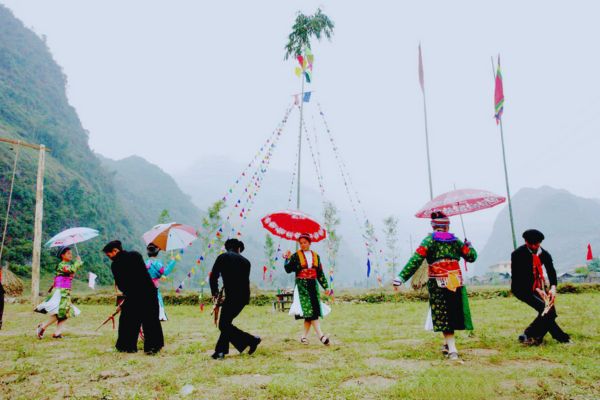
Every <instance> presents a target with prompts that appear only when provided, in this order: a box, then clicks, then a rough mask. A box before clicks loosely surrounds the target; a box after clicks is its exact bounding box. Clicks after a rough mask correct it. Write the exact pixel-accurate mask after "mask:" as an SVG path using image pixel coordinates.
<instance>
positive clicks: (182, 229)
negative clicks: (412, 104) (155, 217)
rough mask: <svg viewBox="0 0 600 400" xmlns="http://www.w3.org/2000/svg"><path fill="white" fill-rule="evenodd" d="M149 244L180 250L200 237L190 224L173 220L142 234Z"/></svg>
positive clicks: (165, 248) (164, 248)
mask: <svg viewBox="0 0 600 400" xmlns="http://www.w3.org/2000/svg"><path fill="white" fill-rule="evenodd" d="M142 237H143V239H144V242H145V243H146V244H147V245H148V244H150V243H154V244H155V245H156V246H157V247H158V248H160V249H161V250H165V251H166V250H179V249H183V248H185V247H188V246H189V245H190V244H192V242H193V241H194V240H196V239H198V234H197V233H196V229H194V228H193V227H191V226H188V225H182V224H178V223H176V222H171V223H168V224H159V225H156V226H154V227H153V228H152V229H150V230H149V231H148V232H146V233H144V235H143V236H142Z"/></svg>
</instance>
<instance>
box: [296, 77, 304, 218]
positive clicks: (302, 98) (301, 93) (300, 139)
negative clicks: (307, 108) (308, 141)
mask: <svg viewBox="0 0 600 400" xmlns="http://www.w3.org/2000/svg"><path fill="white" fill-rule="evenodd" d="M303 120H304V68H303V69H302V90H301V92H300V128H299V130H298V182H297V189H296V209H297V210H300V173H301V171H302V168H301V161H302V123H303Z"/></svg>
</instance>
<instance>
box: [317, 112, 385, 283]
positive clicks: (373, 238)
mask: <svg viewBox="0 0 600 400" xmlns="http://www.w3.org/2000/svg"><path fill="white" fill-rule="evenodd" d="M317 107H318V109H319V114H320V115H321V120H322V121H323V125H324V126H325V131H326V132H327V135H328V138H329V142H330V143H331V147H332V149H333V153H334V157H335V160H336V162H337V164H338V168H339V169H340V174H341V176H342V180H343V182H344V187H345V189H346V194H347V195H348V198H349V200H350V204H351V206H352V211H354V216H355V218H356V221H357V224H358V225H359V227H360V228H361V229H364V232H365V233H364V234H363V238H364V239H365V247H366V250H367V265H368V268H370V265H371V261H370V258H371V256H375V260H374V261H375V264H374V268H373V269H374V272H375V275H376V277H377V281H378V282H379V285H382V278H381V275H380V274H379V263H380V257H381V254H382V253H383V251H382V250H380V251H377V249H376V247H377V244H378V242H379V240H378V239H377V235H375V233H374V229H370V228H372V224H371V223H370V222H369V219H368V217H367V213H366V211H365V209H364V207H363V204H362V202H361V201H360V197H359V196H358V191H357V190H356V189H355V187H354V184H353V182H352V178H351V176H350V174H349V173H348V168H347V166H346V163H345V162H344V160H343V158H342V157H341V155H340V154H339V148H338V146H337V144H336V142H335V139H334V137H333V133H332V132H331V129H330V128H329V124H328V122H327V119H326V118H325V113H324V112H323V109H322V107H321V103H320V102H317ZM359 210H360V213H362V216H363V218H364V221H365V222H364V224H361V223H360V222H359V219H358V215H357V214H358V212H359ZM369 231H371V232H369ZM369 271H370V270H369V269H368V270H367V275H370V274H369Z"/></svg>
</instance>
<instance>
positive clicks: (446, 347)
mask: <svg viewBox="0 0 600 400" xmlns="http://www.w3.org/2000/svg"><path fill="white" fill-rule="evenodd" d="M449 352H450V350H448V345H447V344H445V345H443V346H442V354H443V355H445V356H447V355H448V353H449Z"/></svg>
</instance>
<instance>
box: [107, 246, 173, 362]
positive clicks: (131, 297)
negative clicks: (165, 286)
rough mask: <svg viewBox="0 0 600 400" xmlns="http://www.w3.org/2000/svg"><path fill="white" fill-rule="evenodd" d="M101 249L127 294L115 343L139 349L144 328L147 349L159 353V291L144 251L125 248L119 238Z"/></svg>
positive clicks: (161, 341) (127, 349)
mask: <svg viewBox="0 0 600 400" xmlns="http://www.w3.org/2000/svg"><path fill="white" fill-rule="evenodd" d="M102 251H103V252H104V254H106V256H107V257H108V258H110V259H111V261H112V265H111V270H112V273H113V275H114V277H115V284H116V285H117V287H118V288H119V290H120V291H121V292H123V295H125V300H124V301H123V303H122V305H121V306H120V308H121V316H120V317H119V337H118V338H117V344H116V346H115V347H116V348H117V350H118V351H120V352H125V353H136V352H137V341H138V336H139V334H140V328H142V330H143V332H144V352H145V353H146V354H155V353H158V352H159V351H160V349H162V348H163V346H164V338H163V332H162V327H161V325H160V321H159V312H158V307H159V306H158V295H157V292H156V290H157V289H156V286H154V283H152V279H151V278H150V274H149V273H148V270H147V269H146V264H145V263H144V259H143V258H142V255H141V254H140V253H138V252H136V251H125V250H123V247H122V246H121V242H119V241H118V240H114V241H112V242H110V243H108V244H107V245H106V246H104V249H102Z"/></svg>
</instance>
